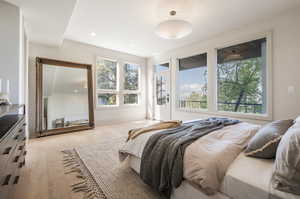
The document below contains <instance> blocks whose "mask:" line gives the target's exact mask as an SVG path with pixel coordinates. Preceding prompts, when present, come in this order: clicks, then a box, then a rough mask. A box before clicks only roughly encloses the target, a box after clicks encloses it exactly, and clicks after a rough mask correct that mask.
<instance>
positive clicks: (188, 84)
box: [178, 67, 207, 96]
mask: <svg viewBox="0 0 300 199" xmlns="http://www.w3.org/2000/svg"><path fill="white" fill-rule="evenodd" d="M206 69H207V68H206V67H200V68H192V69H188V70H182V71H179V72H178V81H179V82H178V83H179V84H178V85H179V89H180V95H181V96H189V95H190V94H191V93H192V92H193V91H194V92H200V91H201V89H202V87H203V86H204V85H205V84H206V79H205V71H206ZM206 74H207V73H206Z"/></svg>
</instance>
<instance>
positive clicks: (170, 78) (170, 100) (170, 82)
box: [153, 60, 172, 120]
mask: <svg viewBox="0 0 300 199" xmlns="http://www.w3.org/2000/svg"><path fill="white" fill-rule="evenodd" d="M171 63H172V62H171V60H165V61H160V62H157V63H156V64H154V65H153V70H154V73H153V105H154V106H153V113H154V116H153V119H154V120H157V115H156V106H161V107H163V106H164V105H157V91H156V89H157V88H156V78H157V76H158V75H163V74H166V73H167V74H168V78H169V79H168V84H169V96H168V103H167V106H169V114H168V115H169V120H172V73H171V67H172V64H171ZM163 64H168V65H169V68H168V69H167V70H165V71H156V65H163Z"/></svg>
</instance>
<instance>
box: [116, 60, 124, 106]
mask: <svg viewBox="0 0 300 199" xmlns="http://www.w3.org/2000/svg"><path fill="white" fill-rule="evenodd" d="M117 78H118V94H117V98H118V101H119V106H123V105H124V100H123V98H124V95H123V90H124V63H123V62H122V61H119V62H118V75H117Z"/></svg>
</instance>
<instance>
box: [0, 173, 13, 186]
mask: <svg viewBox="0 0 300 199" xmlns="http://www.w3.org/2000/svg"><path fill="white" fill-rule="evenodd" d="M10 178H11V174H9V175H7V176H6V177H5V178H4V181H3V183H2V186H5V185H8V184H9V180H10Z"/></svg>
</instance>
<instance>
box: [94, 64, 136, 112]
mask: <svg viewBox="0 0 300 199" xmlns="http://www.w3.org/2000/svg"><path fill="white" fill-rule="evenodd" d="M96 64H97V72H96V74H97V96H98V100H97V103H98V105H100V106H111V105H117V104H118V96H120V94H119V90H117V79H118V78H119V77H118V73H117V62H116V61H111V60H107V59H97V63H96ZM123 69H124V73H123V75H124V85H123V88H122V89H123V90H124V91H129V90H130V92H131V93H130V94H126V92H125V94H124V104H137V103H138V94H137V93H132V92H135V91H136V92H138V90H139V66H138V65H135V64H124V68H123Z"/></svg>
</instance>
